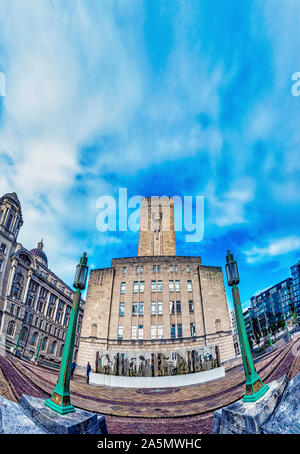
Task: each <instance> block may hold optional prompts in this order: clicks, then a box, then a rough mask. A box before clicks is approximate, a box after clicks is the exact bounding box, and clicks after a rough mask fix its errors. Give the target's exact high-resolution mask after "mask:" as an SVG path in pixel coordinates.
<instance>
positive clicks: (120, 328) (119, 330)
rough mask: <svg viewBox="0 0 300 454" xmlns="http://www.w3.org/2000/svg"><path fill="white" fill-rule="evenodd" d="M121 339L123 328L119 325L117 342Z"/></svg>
mask: <svg viewBox="0 0 300 454" xmlns="http://www.w3.org/2000/svg"><path fill="white" fill-rule="evenodd" d="M122 339H123V326H121V325H119V328H118V340H122Z"/></svg>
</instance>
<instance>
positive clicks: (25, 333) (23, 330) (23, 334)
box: [20, 326, 28, 341]
mask: <svg viewBox="0 0 300 454" xmlns="http://www.w3.org/2000/svg"><path fill="white" fill-rule="evenodd" d="M27 333H28V328H26V326H24V328H22V331H21V334H20V340H21V341H25V340H26V338H27Z"/></svg>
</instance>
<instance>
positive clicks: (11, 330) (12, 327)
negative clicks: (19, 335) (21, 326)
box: [6, 320, 16, 336]
mask: <svg viewBox="0 0 300 454" xmlns="http://www.w3.org/2000/svg"><path fill="white" fill-rule="evenodd" d="M15 330H16V324H15V322H14V321H12V320H11V321H10V322H9V324H8V325H7V331H6V334H7V335H8V336H13V335H14V334H15Z"/></svg>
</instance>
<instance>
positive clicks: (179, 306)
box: [176, 301, 181, 314]
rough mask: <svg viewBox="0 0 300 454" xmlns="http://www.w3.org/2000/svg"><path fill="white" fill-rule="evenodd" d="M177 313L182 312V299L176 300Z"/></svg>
mask: <svg viewBox="0 0 300 454" xmlns="http://www.w3.org/2000/svg"><path fill="white" fill-rule="evenodd" d="M176 313H177V314H181V301H176Z"/></svg>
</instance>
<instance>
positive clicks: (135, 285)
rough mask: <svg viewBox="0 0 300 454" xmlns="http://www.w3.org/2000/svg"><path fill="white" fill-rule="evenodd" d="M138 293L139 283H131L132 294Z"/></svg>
mask: <svg viewBox="0 0 300 454" xmlns="http://www.w3.org/2000/svg"><path fill="white" fill-rule="evenodd" d="M138 291H139V283H138V281H134V283H133V293H138Z"/></svg>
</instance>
